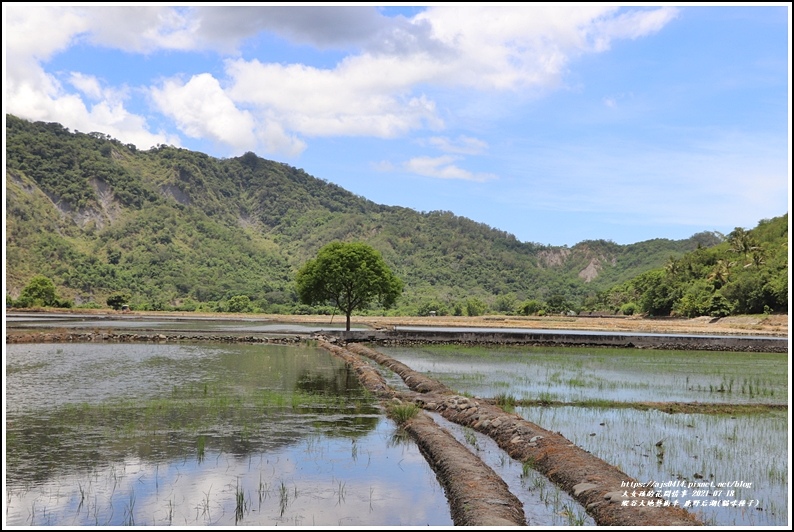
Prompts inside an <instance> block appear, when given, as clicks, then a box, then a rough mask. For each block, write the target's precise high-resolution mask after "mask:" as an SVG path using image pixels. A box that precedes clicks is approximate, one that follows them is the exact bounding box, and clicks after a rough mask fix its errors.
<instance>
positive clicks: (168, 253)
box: [6, 115, 725, 314]
mask: <svg viewBox="0 0 794 532" xmlns="http://www.w3.org/2000/svg"><path fill="white" fill-rule="evenodd" d="M6 160H7V165H6V230H7V238H6V284H7V299H8V298H9V297H10V298H12V299H13V298H17V297H19V294H20V292H21V290H22V288H23V287H24V286H25V285H26V283H27V282H28V281H29V280H30V279H31V278H32V277H33V276H34V275H44V276H46V277H48V278H50V279H52V280H53V281H54V283H55V285H56V287H57V288H58V293H59V295H60V296H61V297H63V298H68V299H73V300H74V302H75V304H77V305H85V306H91V305H98V306H102V307H104V306H106V300H107V298H108V297H109V296H110V295H112V294H116V293H122V292H123V293H127V294H129V295H130V296H131V299H130V303H131V305H132V306H133V307H134V308H140V309H154V310H156V309H185V310H195V309H199V310H200V309H207V310H228V309H227V308H226V307H224V305H226V304H227V302H228V301H229V300H230V299H231V298H233V297H235V296H247V297H248V300H250V301H251V305H252V306H251V307H250V308H254V309H257V310H261V311H263V312H270V313H293V312H309V311H316V310H318V309H305V308H301V306H300V305H299V304H298V303H297V297H296V295H295V291H294V287H293V284H294V276H295V273H296V272H297V270H298V268H299V267H300V266H301V265H302V264H303V263H304V262H305V261H306V260H308V259H310V258H312V257H313V256H314V255H315V254H316V252H317V250H318V249H319V248H320V247H322V246H323V245H325V244H327V243H329V242H331V241H335V240H346V241H347V240H357V241H363V242H366V243H368V244H370V245H371V246H373V247H374V248H375V249H377V250H379V251H380V252H381V253H382V255H383V257H384V259H385V260H386V262H387V264H389V265H390V266H391V268H392V270H393V271H394V273H395V274H396V275H398V276H399V277H400V278H401V279H403V281H404V282H405V292H404V295H403V297H402V298H401V299H400V301H399V304H398V306H397V308H396V309H395V310H394V311H393V312H395V313H400V314H416V313H422V312H426V311H427V309H429V308H434V307H438V306H444V307H445V308H446V309H447V310H448V311H449V312H463V313H466V312H472V311H476V310H477V309H476V308H474V307H471V304H473V302H474V303H476V305H475V307H476V306H479V307H480V310H481V311H482V310H484V309H489V310H492V311H496V312H511V311H515V309H516V306H517V304H518V303H520V302H522V301H526V300H537V301H548V300H550V299H554V300H557V301H560V300H562V301H564V302H566V304H567V306H569V307H572V308H581V307H582V304H583V302H584V301H586V300H588V298H590V300H593V295H594V294H597V293H599V292H603V291H605V290H607V289H609V288H611V287H613V286H615V285H619V284H621V283H625V282H627V281H628V280H630V279H632V278H634V277H636V276H637V275H639V274H641V273H643V272H647V271H648V270H652V269H655V268H661V267H663V266H664V265H665V264H666V263H667V262H668V261H670V260H671V259H676V258H680V257H682V256H684V255H685V254H686V253H688V252H692V251H695V250H697V249H703V248H709V247H712V246H715V245H717V244H720V243H721V242H723V241H724V240H725V238H724V236H723V235H720V234H718V233H713V232H702V233H698V234H696V235H693V236H692V237H691V238H688V239H686V240H676V241H674V240H668V239H654V240H648V241H645V242H639V243H636V244H631V245H618V244H616V243H614V242H611V241H605V240H590V241H584V242H580V243H579V244H576V245H575V246H572V247H558V246H547V245H540V244H536V243H528V242H520V241H518V240H517V239H516V238H515V237H514V236H513V235H511V234H508V233H506V232H505V231H500V230H498V229H494V228H492V227H489V226H487V225H485V224H482V223H478V222H475V221H472V220H470V219H467V218H464V217H460V216H456V215H455V214H453V213H451V212H447V211H433V212H418V211H414V210H411V209H407V208H402V207H390V206H386V205H380V204H376V203H374V202H372V201H369V200H367V199H366V198H363V197H360V196H357V195H355V194H352V193H350V192H348V191H346V190H344V189H342V188H341V187H339V186H337V185H335V184H333V183H329V182H327V181H324V180H322V179H318V178H315V177H313V176H311V175H309V174H307V173H306V172H304V171H303V170H301V169H297V168H294V167H291V166H289V165H286V164H283V163H279V162H275V161H270V160H266V159H263V158H260V157H258V156H257V155H255V154H254V153H250V152H249V153H246V154H244V155H242V156H240V157H234V158H229V159H218V158H213V157H210V156H208V155H206V154H203V153H199V152H193V151H189V150H186V149H180V148H175V147H172V146H165V145H160V146H156V147H153V148H151V149H149V150H139V149H137V148H136V147H135V146H134V145H131V144H123V143H121V142H119V141H118V140H115V139H112V138H110V137H109V136H107V135H104V134H102V133H96V132H94V133H80V132H76V131H75V132H72V131H69V130H68V129H66V128H64V127H63V126H61V125H60V124H57V123H44V122H35V123H34V122H30V121H27V120H22V119H19V118H17V117H15V116H13V115H6ZM467 304H469V309H468V310H467V309H466V305H467ZM483 305H484V307H483Z"/></svg>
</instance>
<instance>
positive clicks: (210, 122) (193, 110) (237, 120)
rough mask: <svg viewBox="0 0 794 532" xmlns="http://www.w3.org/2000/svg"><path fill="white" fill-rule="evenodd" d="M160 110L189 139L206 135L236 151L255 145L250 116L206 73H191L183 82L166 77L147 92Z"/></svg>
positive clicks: (253, 126) (248, 148) (253, 147)
mask: <svg viewBox="0 0 794 532" xmlns="http://www.w3.org/2000/svg"><path fill="white" fill-rule="evenodd" d="M151 96H152V99H153V100H154V102H155V104H156V105H157V107H158V108H159V109H160V112H162V113H163V114H165V115H166V116H169V117H170V118H171V119H173V120H174V122H176V124H177V127H178V128H179V130H180V131H182V132H183V133H185V134H186V135H188V136H190V137H193V138H209V139H210V140H212V141H214V142H219V143H221V144H224V145H228V146H233V147H234V148H236V149H237V150H239V151H246V150H252V149H255V148H256V135H255V134H254V128H255V123H254V119H253V117H252V116H251V114H250V113H249V112H248V111H241V110H239V109H238V108H237V107H236V106H235V104H234V102H233V101H232V100H231V99H230V98H229V97H228V96H227V95H226V93H225V92H224V90H223V89H222V88H221V85H220V83H219V82H218V80H216V79H215V78H213V77H212V76H211V75H209V74H199V75H197V76H193V77H192V78H191V79H190V80H189V81H188V82H187V83H184V84H183V83H181V82H180V81H178V80H174V79H171V80H167V81H166V82H165V83H164V84H163V86H162V88H153V89H152V91H151Z"/></svg>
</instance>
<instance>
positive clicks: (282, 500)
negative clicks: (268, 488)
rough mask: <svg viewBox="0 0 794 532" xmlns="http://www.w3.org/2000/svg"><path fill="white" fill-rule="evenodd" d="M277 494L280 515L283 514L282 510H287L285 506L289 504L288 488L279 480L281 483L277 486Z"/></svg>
mask: <svg viewBox="0 0 794 532" xmlns="http://www.w3.org/2000/svg"><path fill="white" fill-rule="evenodd" d="M278 495H279V503H278V504H279V508H280V509H281V513H280V514H279V515H280V516H282V517H283V516H284V512H285V511H286V510H287V506H288V505H289V490H287V485H286V484H284V481H283V480H282V481H281V484H280V485H279V488H278Z"/></svg>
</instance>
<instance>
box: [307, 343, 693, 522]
mask: <svg viewBox="0 0 794 532" xmlns="http://www.w3.org/2000/svg"><path fill="white" fill-rule="evenodd" d="M319 342H320V346H321V347H323V348H325V349H327V350H328V351H330V352H331V353H333V354H335V355H336V356H339V357H341V358H343V359H344V360H345V362H346V363H348V364H349V365H350V366H351V367H353V368H354V370H355V371H356V373H357V374H358V375H359V378H360V379H361V382H362V384H363V385H364V386H366V387H367V388H368V389H369V390H370V391H372V392H373V393H375V394H376V395H378V396H379V397H381V398H382V399H384V400H387V401H405V402H407V401H410V402H413V403H414V404H416V405H418V406H420V407H422V408H423V409H425V410H427V411H431V412H436V413H439V414H440V415H442V416H443V417H444V418H445V419H448V420H449V421H452V422H454V423H458V424H460V425H462V426H466V427H471V428H472V429H474V430H476V431H478V432H480V433H482V434H485V435H486V436H489V437H490V438H491V439H493V440H494V441H495V442H496V443H497V444H498V445H499V447H500V448H501V449H502V450H504V451H505V452H507V453H508V454H509V455H510V457H511V458H513V459H515V460H518V461H520V462H522V463H526V464H529V465H530V466H531V467H532V468H534V469H535V470H537V471H538V472H540V473H542V474H543V475H545V476H546V477H547V478H548V479H549V480H550V481H552V482H553V483H554V484H556V485H557V486H559V487H560V489H562V490H564V491H566V492H567V493H569V494H570V495H571V496H572V497H573V498H574V499H576V500H577V501H578V502H579V503H580V504H581V505H582V507H583V508H584V509H585V511H586V512H587V513H588V515H590V516H591V517H593V519H594V520H595V522H596V524H597V525H612V526H698V525H703V523H702V522H701V521H699V520H698V519H697V518H696V517H695V516H694V515H693V514H691V513H690V512H687V511H686V510H684V509H682V508H678V507H674V506H671V505H670V504H669V502H668V501H665V500H664V499H662V498H660V497H656V496H655V494H653V493H647V494H646V493H645V492H642V494H641V495H640V494H638V493H637V492H636V490H633V489H632V488H629V486H637V485H639V482H638V481H637V480H636V479H633V478H631V477H630V476H628V475H626V474H625V473H623V472H622V471H620V470H619V469H617V468H616V467H614V466H612V465H610V464H608V463H606V462H604V461H603V460H601V459H599V458H597V457H595V456H593V455H591V454H590V453H588V452H587V451H585V450H583V449H581V448H579V447H577V446H576V445H574V444H573V443H572V442H571V441H570V440H568V439H566V438H565V437H563V436H562V435H561V434H558V433H554V432H550V431H548V430H546V429H544V428H542V427H540V426H538V425H535V424H534V423H531V422H529V421H527V420H525V419H523V418H521V417H520V416H518V415H516V414H512V413H508V412H505V411H504V410H503V409H502V408H500V407H499V406H496V405H493V404H489V403H487V402H484V401H478V400H474V399H471V398H468V397H463V396H460V395H457V394H456V393H455V392H454V391H452V390H450V389H448V388H447V387H446V386H445V385H443V384H442V383H440V382H438V381H436V380H434V379H431V378H429V377H426V376H425V375H423V374H421V373H418V372H416V371H414V370H412V369H411V368H409V367H408V366H406V365H405V364H402V363H401V362H398V361H396V360H394V359H392V358H391V357H388V356H387V355H385V354H383V353H380V352H378V351H376V350H373V349H371V348H369V347H366V346H364V345H362V344H344V343H340V342H339V341H338V340H337V339H333V338H326V339H320V341H319ZM334 342H336V343H334ZM356 355H358V356H360V357H365V358H368V359H370V360H373V361H374V362H377V363H378V364H380V365H382V366H383V367H385V368H388V369H390V370H391V371H393V372H395V373H396V374H398V375H399V376H400V377H401V378H402V379H403V381H404V382H405V384H406V385H407V386H408V387H409V388H410V390H411V393H408V392H398V391H395V390H393V389H391V388H390V387H389V386H388V385H387V384H386V383H385V381H384V379H383V378H382V377H381V376H380V375H379V374H378V373H377V371H375V370H374V369H373V368H372V367H371V366H370V365H369V364H367V363H366V362H364V361H363V360H359V359H357V358H356ZM420 426H421V429H419V428H417V427H420ZM405 429H406V430H407V431H408V432H409V433H411V434H412V435H413V436H414V437H415V438H416V440H417V444H418V445H419V447H420V448H421V449H422V450H423V453H424V454H425V456H426V457H427V459H428V461H429V463H430V465H431V467H432V468H433V469H434V471H436V474H437V475H438V477H439V479H440V481H441V483H442V485H443V486H444V487H445V489H446V490H447V497H448V499H449V501H450V507H451V512H452V515H453V521H454V522H455V524H459V525H471V526H477V525H498V524H506V522H512V524H515V525H521V524H522V523H521V522H520V520H513V519H514V518H513V517H512V516H513V514H514V512H515V508H514V507H513V506H512V505H511V504H510V503H509V502H508V501H510V500H511V497H508V496H506V495H505V494H504V493H503V491H502V489H503V487H502V485H503V484H504V482H503V481H502V480H501V478H500V477H499V478H498V479H497V478H494V477H498V475H496V473H494V472H493V471H492V470H490V468H488V467H487V466H485V465H484V464H482V466H481V467H484V468H486V469H489V470H490V471H491V473H489V474H485V473H483V474H481V476H472V473H471V472H470V470H469V469H467V468H466V467H449V464H467V463H476V462H480V460H479V458H477V457H476V456H474V455H473V454H472V453H471V452H470V451H469V450H468V449H466V448H465V447H462V446H455V445H451V444H449V443H448V440H447V439H446V438H442V437H440V436H439V434H441V433H442V432H446V431H444V429H442V428H441V427H438V426H437V425H435V424H432V425H430V423H428V422H427V421H426V420H425V418H424V417H419V418H418V419H417V420H416V421H414V420H410V421H408V422H406V423H405ZM472 467H473V466H472ZM477 467H478V470H479V469H480V466H477ZM491 474H492V475H493V476H492V475H491ZM632 491H634V492H635V494H632ZM513 498H514V497H513ZM475 501H476V504H477V505H478V510H477V511H476V512H474V511H471V508H472V507H473V505H474V503H475ZM513 504H515V503H513ZM518 504H519V508H520V503H518ZM467 510H468V511H467ZM521 517H522V518H523V511H522V514H521ZM505 520H506V521H505ZM529 524H530V525H531V524H532V523H529Z"/></svg>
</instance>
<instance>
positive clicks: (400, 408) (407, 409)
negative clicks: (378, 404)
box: [388, 403, 421, 425]
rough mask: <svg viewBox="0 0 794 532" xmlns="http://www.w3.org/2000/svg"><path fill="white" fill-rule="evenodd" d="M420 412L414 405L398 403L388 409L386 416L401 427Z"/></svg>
mask: <svg viewBox="0 0 794 532" xmlns="http://www.w3.org/2000/svg"><path fill="white" fill-rule="evenodd" d="M420 410H421V408H419V407H418V406H416V405H415V404H414V403H399V404H393V405H391V406H390V407H389V410H388V414H389V417H390V418H392V419H393V420H394V421H395V422H396V423H397V424H398V425H403V424H405V423H407V422H408V421H409V420H411V419H413V418H414V417H415V416H416V415H417V414H418V413H419V411H420Z"/></svg>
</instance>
